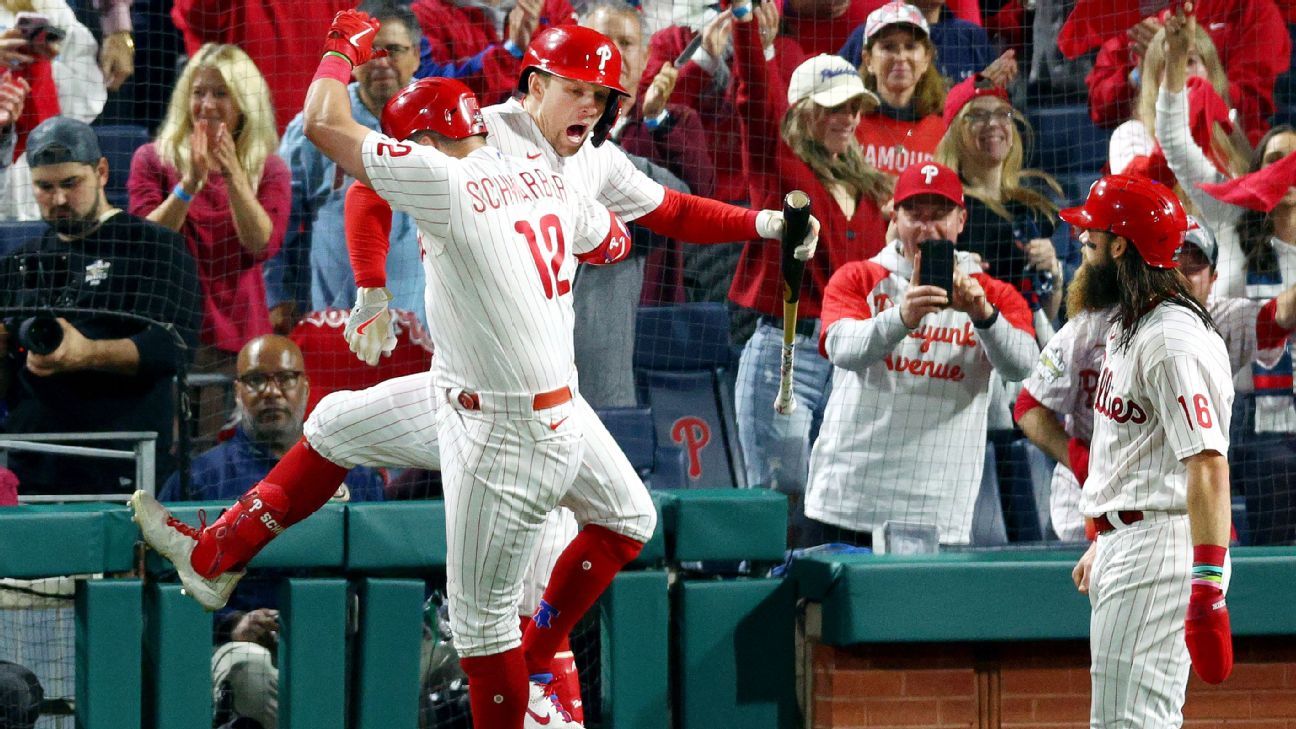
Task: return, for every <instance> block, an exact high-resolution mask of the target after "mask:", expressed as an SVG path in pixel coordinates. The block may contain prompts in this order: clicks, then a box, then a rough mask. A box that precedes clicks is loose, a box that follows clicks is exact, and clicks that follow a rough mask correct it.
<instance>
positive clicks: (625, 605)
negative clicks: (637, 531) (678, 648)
mask: <svg viewBox="0 0 1296 729" xmlns="http://www.w3.org/2000/svg"><path fill="white" fill-rule="evenodd" d="M599 618H600V620H601V624H602V629H603V634H602V637H601V645H602V657H601V660H602V666H601V669H602V672H603V675H602V688H603V723H604V725H605V726H609V727H616V729H669V727H670V714H669V713H668V712H667V711H666V707H667V706H669V705H670V701H669V698H670V696H669V693H670V682H669V676H670V650H669V648H670V593H669V591H668V583H667V576H666V573H665V572H622V573H621V574H619V575H617V576H616V578H615V579H613V580H612V584H611V585H609V586H608V589H607V591H606V592H604V593H603V597H602V598H601V599H600V602H599Z"/></svg>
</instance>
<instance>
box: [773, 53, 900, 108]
mask: <svg viewBox="0 0 1296 729" xmlns="http://www.w3.org/2000/svg"><path fill="white" fill-rule="evenodd" d="M807 96H808V97H810V100H811V101H813V102H814V103H816V104H818V105H819V106H823V107H828V108H831V107H834V106H837V105H839V104H844V103H846V102H847V101H850V100H851V99H853V98H855V97H856V96H864V97H866V98H867V100H869V101H871V102H873V103H874V104H877V103H878V98H877V95H875V94H874V93H873V92H872V91H869V90H868V89H866V88H864V80H863V79H861V78H860V75H859V69H857V68H855V66H854V65H852V64H851V62H850V61H847V60H846V59H845V58H842V57H841V56H834V55H830V54H827V53H821V54H819V55H817V56H814V57H813V58H809V59H807V60H805V61H803V62H802V63H801V65H800V66H797V67H796V70H795V71H793V72H792V79H791V80H790V81H788V103H789V104H795V103H797V102H798V101H800V100H802V99H804V98H806V97H807Z"/></svg>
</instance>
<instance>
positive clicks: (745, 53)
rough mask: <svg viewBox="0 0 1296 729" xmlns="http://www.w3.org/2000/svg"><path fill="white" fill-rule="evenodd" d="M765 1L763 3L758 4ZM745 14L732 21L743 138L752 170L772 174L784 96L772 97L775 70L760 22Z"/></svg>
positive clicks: (783, 110) (779, 136)
mask: <svg viewBox="0 0 1296 729" xmlns="http://www.w3.org/2000/svg"><path fill="white" fill-rule="evenodd" d="M767 5H769V4H768V3H763V4H762V5H761V6H760V7H762V8H763V7H765V6H767ZM771 7H772V6H771ZM753 15H754V13H753ZM747 17H748V20H747V21H737V22H735V23H734V30H733V44H734V76H735V80H736V83H737V88H736V92H735V95H736V97H737V106H738V113H739V114H740V118H741V119H742V120H743V123H744V126H745V128H746V131H747V133H746V135H745V136H744V138H743V145H744V151H745V152H746V157H747V163H748V165H750V167H751V171H752V172H753V173H764V174H771V173H773V172H774V171H775V169H776V168H775V160H776V159H777V157H778V155H777V153H776V147H777V146H778V145H779V144H782V135H781V133H780V126H781V125H782V122H783V113H784V112H785V111H786V110H787V104H786V102H783V101H781V100H782V99H783V98H785V96H784V97H779V98H780V101H775V98H774V97H775V92H776V89H775V88H774V87H775V86H777V84H775V83H774V79H773V76H774V75H775V74H774V73H773V72H772V71H771V70H770V67H769V62H768V61H766V60H765V50H764V46H763V45H762V42H761V27H760V23H756V22H752V21H751V20H750V19H751V17H752V15H748V16H747Z"/></svg>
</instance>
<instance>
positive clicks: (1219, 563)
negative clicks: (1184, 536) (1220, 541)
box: [1192, 544, 1228, 590]
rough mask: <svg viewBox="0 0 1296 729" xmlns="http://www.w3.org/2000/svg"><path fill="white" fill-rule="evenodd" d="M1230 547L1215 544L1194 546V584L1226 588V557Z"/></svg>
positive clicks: (1218, 588)
mask: <svg viewBox="0 0 1296 729" xmlns="http://www.w3.org/2000/svg"><path fill="white" fill-rule="evenodd" d="M1227 555H1228V548H1227V547H1221V546H1218V545H1215V544H1198V545H1196V546H1194V547H1193V568H1192V584H1193V585H1205V586H1208V587H1214V588H1215V589H1217V590H1223V589H1224V559H1225V557H1226V556H1227Z"/></svg>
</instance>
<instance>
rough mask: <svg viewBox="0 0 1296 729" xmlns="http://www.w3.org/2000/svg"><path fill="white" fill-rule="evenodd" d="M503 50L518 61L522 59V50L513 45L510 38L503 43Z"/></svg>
mask: <svg viewBox="0 0 1296 729" xmlns="http://www.w3.org/2000/svg"><path fill="white" fill-rule="evenodd" d="M504 50H506V51H508V52H509V55H510V56H513V57H514V58H516V59H518V60H521V59H522V48H521V47H519V46H518V44H516V43H514V42H513V39H512V38H510V39H509V40H506V41H504Z"/></svg>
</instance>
